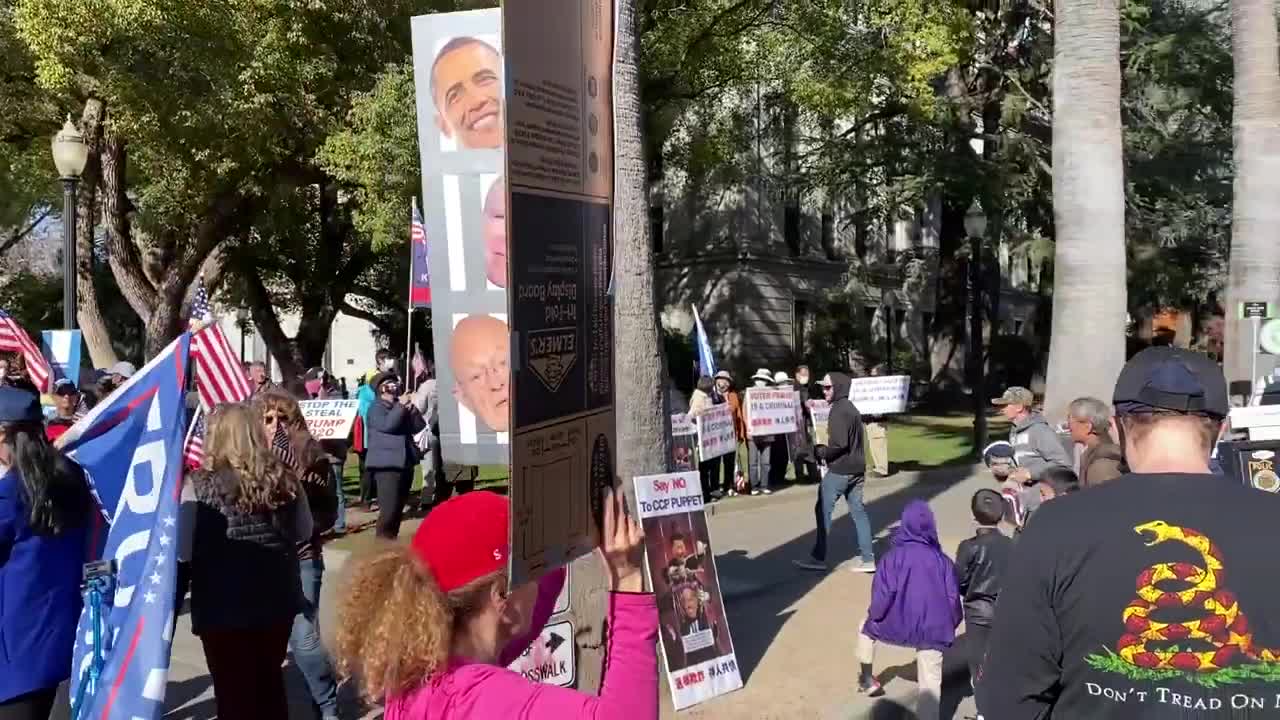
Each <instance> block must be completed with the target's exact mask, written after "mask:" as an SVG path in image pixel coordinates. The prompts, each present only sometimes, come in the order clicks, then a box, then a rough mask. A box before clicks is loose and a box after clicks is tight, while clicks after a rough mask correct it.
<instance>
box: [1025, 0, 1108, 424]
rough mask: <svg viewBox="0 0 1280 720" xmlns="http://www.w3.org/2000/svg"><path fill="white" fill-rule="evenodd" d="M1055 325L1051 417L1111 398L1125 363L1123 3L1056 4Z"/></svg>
mask: <svg viewBox="0 0 1280 720" xmlns="http://www.w3.org/2000/svg"><path fill="white" fill-rule="evenodd" d="M1053 55H1054V63H1053V217H1054V227H1055V232H1056V238H1055V241H1056V249H1055V259H1054V284H1053V326H1052V328H1051V333H1052V334H1051V339H1050V349H1049V376H1048V379H1047V388H1046V391H1045V413H1046V415H1047V416H1048V417H1049V419H1050V422H1056V421H1059V420H1062V419H1063V418H1064V417H1065V415H1066V409H1067V404H1068V403H1069V402H1071V400H1072V399H1074V398H1076V397H1079V396H1081V395H1092V396H1094V397H1100V398H1109V397H1111V393H1112V390H1114V388H1115V381H1116V377H1117V375H1119V372H1120V368H1121V367H1122V366H1123V365H1124V361H1125V342H1124V339H1125V335H1124V333H1125V310H1126V308H1127V304H1128V295H1127V288H1126V285H1125V281H1126V266H1125V246H1124V158H1123V152H1122V146H1121V127H1120V14H1119V8H1118V5H1117V0H1063V1H1062V2H1060V3H1058V4H1057V6H1056V7H1055V8H1054V52H1053Z"/></svg>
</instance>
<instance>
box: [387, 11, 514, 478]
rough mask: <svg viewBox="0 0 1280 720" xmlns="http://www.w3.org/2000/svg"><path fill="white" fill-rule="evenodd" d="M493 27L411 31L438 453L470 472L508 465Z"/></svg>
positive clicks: (498, 88) (436, 19) (466, 22)
mask: <svg viewBox="0 0 1280 720" xmlns="http://www.w3.org/2000/svg"><path fill="white" fill-rule="evenodd" d="M501 25H502V16H501V11H499V10H497V9H493V10H478V11H469V12H459V13H448V14H440V15H425V16H421V17H416V18H414V19H413V25H412V32H413V48H414V77H415V83H416V91H417V111H418V138H419V148H420V153H421V167H422V184H423V202H422V207H423V224H424V226H425V228H426V235H427V247H428V253H429V265H430V267H431V269H432V278H431V280H432V282H431V291H432V333H433V340H434V344H435V348H436V353H435V355H436V371H437V380H438V384H439V392H440V397H441V400H442V402H441V403H440V433H441V443H442V452H443V455H444V458H445V460H447V461H450V462H455V463H460V464H468V465H479V464H499V463H500V464H507V463H508V462H509V461H510V458H509V456H510V450H509V442H510V441H509V431H510V406H511V331H510V328H509V327H508V317H507V292H506V287H507V277H508V271H507V223H506V215H507V208H506V205H507V194H506V185H505V182H504V180H503V177H502V172H503V169H502V168H503V146H504V140H505V137H506V117H505V107H504V104H505V101H504V94H505V88H504V77H505V68H504V60H503V56H502V28H501ZM450 399H452V402H450V401H449V400H450Z"/></svg>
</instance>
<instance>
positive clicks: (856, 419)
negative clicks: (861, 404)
mask: <svg viewBox="0 0 1280 720" xmlns="http://www.w3.org/2000/svg"><path fill="white" fill-rule="evenodd" d="M830 377H831V397H832V401H831V414H830V416H829V417H828V419H827V445H826V447H825V449H824V450H823V451H822V452H821V453H819V456H820V459H821V460H823V461H824V462H826V463H827V469H828V470H829V471H831V472H833V473H836V474H838V475H847V476H849V477H862V476H864V475H866V473H867V458H866V455H864V453H863V445H864V441H863V434H862V416H861V415H859V414H858V408H856V407H854V405H853V401H851V400H850V399H849V388H850V386H852V385H853V380H851V379H850V378H849V376H848V375H845V374H844V373H831V375H830Z"/></svg>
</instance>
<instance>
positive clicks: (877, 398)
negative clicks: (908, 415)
mask: <svg viewBox="0 0 1280 720" xmlns="http://www.w3.org/2000/svg"><path fill="white" fill-rule="evenodd" d="M910 396H911V376H910V375H886V376H883V377H864V378H854V379H853V384H852V385H850V386H849V399H850V400H852V401H853V405H854V407H856V408H858V412H859V413H861V414H863V415H891V414H893V413H900V412H906V411H907V400H909V399H910Z"/></svg>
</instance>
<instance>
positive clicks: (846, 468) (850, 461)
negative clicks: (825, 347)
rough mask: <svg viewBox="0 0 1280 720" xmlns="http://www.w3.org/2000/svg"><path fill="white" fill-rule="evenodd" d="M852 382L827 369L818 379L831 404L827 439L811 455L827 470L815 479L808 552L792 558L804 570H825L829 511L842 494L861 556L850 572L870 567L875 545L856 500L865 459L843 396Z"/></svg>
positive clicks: (858, 427) (852, 411)
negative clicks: (813, 533) (813, 519)
mask: <svg viewBox="0 0 1280 720" xmlns="http://www.w3.org/2000/svg"><path fill="white" fill-rule="evenodd" d="M852 384H853V381H852V380H851V379H850V378H849V376H848V375H845V374H843V373H836V372H833V373H828V374H827V376H826V377H824V378H823V379H822V392H823V395H824V396H825V397H826V399H827V402H829V403H831V414H830V416H829V417H828V419H827V435H828V444H827V445H818V446H817V447H815V448H814V449H813V454H814V457H815V459H817V460H818V461H819V462H822V463H824V464H825V465H826V467H827V473H826V475H824V476H823V478H822V482H821V483H819V484H818V502H817V504H816V505H815V506H814V510H813V511H814V515H815V516H816V520H817V527H818V534H817V538H816V539H815V541H814V544H813V553H812V556H811V557H810V558H809V559H807V560H796V561H795V563H796V565H798V566H800V567H802V568H804V569H806V570H826V569H827V535H828V534H829V533H830V532H831V512H832V511H833V510H835V507H836V498H838V497H840V496H841V495H843V496H844V500H845V502H846V503H847V504H848V505H849V517H850V518H852V519H853V526H854V529H855V531H856V533H857V537H858V550H859V551H860V552H861V554H862V559H861V560H860V561H857V562H855V564H854V566H853V568H852V569H853V571H854V572H862V573H873V572H875V571H876V556H875V550H874V549H873V548H872V546H871V518H869V517H868V516H867V509H866V508H865V507H864V506H863V505H862V487H863V480H864V479H865V477H866V473H867V460H866V456H865V455H864V453H863V443H864V436H863V432H862V416H861V415H859V414H858V408H856V407H854V405H853V402H852V401H850V400H849V387H850V386H851V385H852Z"/></svg>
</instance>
